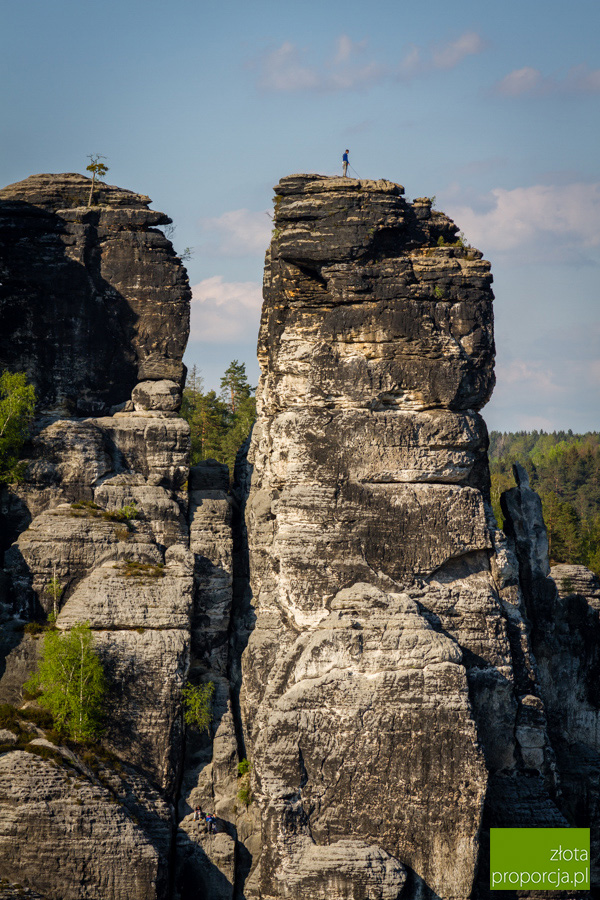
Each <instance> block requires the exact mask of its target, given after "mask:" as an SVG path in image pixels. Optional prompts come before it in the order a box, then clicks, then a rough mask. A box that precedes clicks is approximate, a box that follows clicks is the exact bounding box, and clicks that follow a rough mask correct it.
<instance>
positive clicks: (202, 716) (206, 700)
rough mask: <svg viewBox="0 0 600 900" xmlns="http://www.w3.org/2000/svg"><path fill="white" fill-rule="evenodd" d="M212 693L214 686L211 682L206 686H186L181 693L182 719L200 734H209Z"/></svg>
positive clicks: (211, 716)
mask: <svg viewBox="0 0 600 900" xmlns="http://www.w3.org/2000/svg"><path fill="white" fill-rule="evenodd" d="M214 692H215V685H214V683H213V682H212V681H209V682H208V684H197V685H194V684H186V685H185V686H184V688H183V690H182V692H181V696H182V698H183V707H184V713H183V717H184V719H185V721H186V723H187V724H188V725H195V726H196V728H197V729H198V730H199V731H200V732H202V731H206V732H208V733H209V734H210V726H211V722H212V718H213V711H212V700H213V694H214Z"/></svg>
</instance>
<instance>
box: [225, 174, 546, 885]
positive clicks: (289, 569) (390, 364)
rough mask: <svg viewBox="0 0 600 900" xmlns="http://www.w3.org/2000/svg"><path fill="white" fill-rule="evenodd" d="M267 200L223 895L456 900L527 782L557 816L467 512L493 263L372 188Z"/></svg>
mask: <svg viewBox="0 0 600 900" xmlns="http://www.w3.org/2000/svg"><path fill="white" fill-rule="evenodd" d="M275 190H276V199H275V210H276V213H275V221H274V225H275V229H274V233H273V240H272V243H271V248H270V253H269V254H268V257H267V264H266V271H265V302H264V308H263V314H262V321H261V327H260V336H259V360H260V364H261V368H262V375H261V380H260V385H259V389H258V410H259V414H258V420H257V422H256V425H255V428H254V431H253V435H252V441H251V445H250V450H249V453H248V461H249V466H250V472H251V473H252V474H251V488H250V491H249V496H248V499H247V504H246V525H247V530H248V547H249V562H250V589H251V595H250V597H249V598H248V604H249V605H248V609H247V626H248V632H249V637H248V645H247V648H246V649H245V651H244V654H243V658H242V682H241V684H242V686H241V712H242V719H243V724H244V729H245V734H246V747H247V751H248V756H249V758H251V761H252V764H253V766H254V784H255V808H256V812H255V822H254V828H255V832H254V833H253V835H252V836H251V837H250V838H249V841H248V846H249V847H250V849H251V851H252V853H253V865H252V871H251V873H250V875H249V878H248V880H247V883H246V895H247V896H248V897H251V898H258V897H261V898H267V897H268V898H281V897H289V898H298V900H299V898H301V897H307V896H310V897H311V898H321V897H322V898H328V900H333V898H335V900H338V898H339V900H348V898H357V900H358V898H364V897H378V898H379V897H380V898H389V900H392V898H394V900H395V898H396V897H397V896H398V895H399V893H400V891H401V889H402V888H403V886H404V889H405V890H406V894H404V893H403V894H402V896H410V897H416V896H430V897H434V896H437V897H442V898H444V900H464V898H465V897H468V896H470V895H471V891H472V890H473V887H474V884H475V882H476V879H477V872H478V866H479V861H480V854H481V842H480V835H481V832H482V826H483V824H484V815H485V816H487V817H488V818H489V816H493V815H495V816H496V820H498V817H499V816H500V813H499V811H498V810H499V809H500V806H501V804H502V802H503V801H502V798H508V797H509V795H510V796H512V795H511V790H512V791H513V793H514V795H515V796H516V795H518V794H519V791H520V787H518V785H521V784H522V782H521V781H520V780H519V779H520V778H521V776H523V775H524V773H525V772H526V771H527V772H531V771H532V770H534V771H535V772H536V776H535V778H534V779H533V780H532V781H531V784H533V783H534V782H535V789H534V790H533V794H535V796H536V799H535V801H532V809H533V808H534V807H535V809H536V810H538V812H539V816H538V818H540V817H541V818H542V819H543V823H544V824H549V823H550V822H553V823H555V824H556V822H562V819H561V817H560V815H559V814H558V812H557V810H556V809H555V807H554V806H553V804H552V802H551V800H550V798H549V796H548V793H547V785H548V784H550V783H551V778H552V776H551V772H550V769H549V763H548V759H547V756H545V754H544V750H543V748H544V747H545V745H546V737H545V732H544V726H543V715H542V713H541V712H540V711H539V708H538V707H539V706H540V705H541V704H540V702H539V701H538V700H537V698H536V697H535V696H532V694H533V690H534V689H533V682H534V676H533V673H532V668H531V667H532V661H531V659H530V654H529V649H528V645H527V640H526V636H525V628H524V623H523V619H522V615H521V599H520V595H519V591H518V588H517V587H516V586H515V581H516V576H515V567H514V558H513V557H511V555H510V553H508V551H507V550H506V548H505V547H504V546H503V544H502V542H501V535H500V533H498V532H496V528H495V523H494V521H493V516H491V515H490V511H489V504H488V500H489V475H488V465H487V452H486V451H487V431H486V427H485V424H484V422H483V420H482V418H481V417H480V415H479V413H478V410H479V409H480V408H481V407H482V406H483V405H484V404H485V403H486V401H487V400H488V399H489V397H490V394H491V391H492V388H493V385H494V372H493V363H494V339H493V316H492V299H493V294H492V290H491V281H492V276H491V274H490V265H489V263H488V262H486V261H484V260H483V259H482V254H481V253H480V252H479V251H477V250H475V249H473V248H471V247H470V246H468V245H466V244H465V243H464V241H463V240H462V239H460V238H457V232H458V228H457V227H456V226H455V225H454V224H453V222H452V221H451V220H450V219H448V218H447V217H446V216H445V215H444V214H442V213H441V212H437V211H435V210H432V208H431V206H432V204H431V201H430V200H429V199H428V198H422V199H420V200H415V201H414V203H412V204H411V203H408V202H407V201H405V200H404V199H403V196H402V195H403V193H404V191H403V188H402V187H400V186H399V185H396V184H392V183H390V182H388V181H360V180H352V179H347V178H324V177H320V176H313V175H296V176H290V177H288V178H284V179H283V180H282V181H281V182H280V183H279V185H278V186H277V187H276V189H275ZM499 554H500V555H499ZM511 567H512V568H511ZM254 619H255V621H254ZM536 715H537V718H536ZM517 721H519V722H521V721H523V722H524V721H527V723H528V724H529V726H530V729H531V730H530V732H527V734H528V739H529V741H530V743H531V735H532V734H533V732H535V735H534V737H535V741H534V746H535V747H539V748H541V749H540V750H536V752H535V753H534V754H532V753H531V751H530V750H529V757H527V753H528V748H527V747H523V748H521V747H520V746H519V745H518V740H517V738H516V737H515V728H516V724H517ZM498 779H500V782H498ZM502 779H504V781H507V780H508V781H510V785H509V787H507V786H506V785H505V784H504V782H503V781H502ZM536 792H537V793H536ZM538 795H539V796H538ZM494 797H495V798H496V800H494ZM506 802H507V803H510V800H508V799H506ZM484 810H485V811H486V812H485V813H484ZM494 810H495V812H494Z"/></svg>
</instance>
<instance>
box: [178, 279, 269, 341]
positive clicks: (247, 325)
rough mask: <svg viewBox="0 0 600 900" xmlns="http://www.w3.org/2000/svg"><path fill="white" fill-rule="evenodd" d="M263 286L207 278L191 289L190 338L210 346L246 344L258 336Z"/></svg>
mask: <svg viewBox="0 0 600 900" xmlns="http://www.w3.org/2000/svg"><path fill="white" fill-rule="evenodd" d="M261 307H262V285H261V284H259V283H257V282H255V281H223V276H222V275H213V276H212V278H205V279H204V280H203V281H200V282H199V283H198V284H195V285H193V287H192V309H191V328H190V332H191V333H190V337H191V339H192V340H197V341H207V342H209V343H226V342H228V341H237V340H245V339H247V338H248V337H249V336H250V335H252V334H254V335H257V334H258V325H259V322H260V311H261Z"/></svg>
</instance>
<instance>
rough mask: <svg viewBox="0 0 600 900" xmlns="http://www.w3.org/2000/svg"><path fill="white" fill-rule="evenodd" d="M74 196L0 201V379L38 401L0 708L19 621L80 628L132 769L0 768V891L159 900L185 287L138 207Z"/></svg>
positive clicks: (180, 473)
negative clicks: (24, 380) (26, 383)
mask: <svg viewBox="0 0 600 900" xmlns="http://www.w3.org/2000/svg"><path fill="white" fill-rule="evenodd" d="M89 186H90V181H89V179H85V178H81V177H80V176H75V175H66V176H36V177H34V178H32V179H27V181H25V182H22V183H21V184H19V185H12V186H11V187H9V188H6V189H4V191H1V192H0V240H1V241H3V242H4V243H3V256H2V265H3V270H2V278H1V280H2V288H1V291H2V294H1V295H0V310H1V314H2V317H3V322H7V323H8V325H9V331H8V333H7V332H5V331H3V333H2V339H1V340H0V368H4V367H8V368H10V369H13V370H15V369H22V370H25V371H27V373H28V375H29V376H30V378H31V379H32V380H33V382H34V383H35V385H36V389H37V392H38V398H39V401H40V402H39V408H38V416H37V419H36V423H35V433H34V436H33V439H32V441H31V444H30V447H29V455H28V458H27V459H26V461H25V463H26V467H25V478H24V481H23V482H22V483H21V484H19V485H17V486H14V487H11V488H10V489H9V490H4V492H3V512H4V513H5V526H6V527H5V530H4V538H3V549H4V547H6V546H7V544H9V545H10V546H9V547H8V549H7V550H6V552H5V554H4V565H5V570H6V574H7V576H8V581H7V583H6V584H5V583H4V581H3V582H2V597H1V598H0V599H1V600H2V610H3V612H2V618H3V619H5V625H4V627H3V635H2V641H1V642H0V647H1V649H2V657H1V662H0V700H1V701H8V702H10V703H12V704H14V705H16V706H19V705H20V703H21V702H22V694H21V689H22V685H23V682H24V681H25V680H26V678H27V677H28V675H29V674H30V673H31V672H32V671H33V670H34V668H35V665H36V662H37V657H38V654H39V652H40V647H41V643H42V641H41V639H40V638H39V637H35V636H33V635H30V634H25V635H24V634H23V621H24V620H25V621H26V620H28V619H31V618H38V619H42V620H43V619H44V618H45V616H46V615H47V614H48V613H50V612H53V611H54V612H56V613H58V618H57V627H58V628H61V629H66V628H70V627H72V626H73V625H75V624H77V623H79V622H88V623H89V624H90V626H91V628H92V629H93V631H94V636H95V644H96V647H97V648H98V651H99V653H100V655H101V657H102V659H103V662H104V665H105V670H106V673H107V675H108V679H109V684H110V691H109V696H108V699H107V709H106V724H107V728H106V732H105V735H104V737H103V745H104V748H105V750H108V751H112V753H113V754H116V757H113V760H114V759H115V758H116V761H117V764H118V760H121V765H122V764H126V765H127V766H128V767H129V766H134V767H135V769H131V768H128V769H127V770H125V769H124V768H122V769H121V772H127V774H119V770H118V765H117V767H116V768H115V766H114V765H113V766H112V767H111V766H110V765H107V766H104V767H103V770H102V772H101V773H100V774H99V775H98V776H97V777H96V776H95V775H94V773H93V772H91V771H88V770H87V769H86V768H85V766H83V768H82V764H81V760H79V761H77V759H75V758H74V756H73V754H72V753H71V751H67V750H66V749H65V748H60V747H59V748H56V747H54V748H53V745H52V744H51V743H48V741H46V739H45V738H44V737H43V735H40V736H39V737H38V739H37V740H36V741H35V743H36V744H37V745H39V746H38V747H37V752H38V753H39V752H46V753H49V754H50V756H51V758H50V759H45V758H44V759H42V758H40V757H39V756H36V755H33V754H34V753H35V752H36V751H32V750H31V749H29V746H25V747H23V746H22V742H21V743H19V744H18V746H17V747H15V749H14V751H13V752H10V751H8V752H4V753H0V820H1V824H0V876H4V877H6V878H7V880H8V881H9V882H10V883H19V882H20V883H22V884H27V885H29V886H30V887H31V888H32V889H33V890H35V891H37V892H39V894H41V895H43V896H44V897H46V898H48V900H69V898H73V900H75V898H81V900H83V898H90V900H91V898H94V900H117V898H123V900H124V898H136V897H137V898H140V900H141V898H144V900H146V898H156V900H165V898H166V897H167V896H168V895H169V893H170V883H171V875H170V871H169V869H170V867H171V865H172V844H173V837H174V836H173V822H172V818H173V801H174V799H175V790H176V787H177V784H178V780H179V774H180V771H181V766H182V756H183V743H184V729H183V721H182V713H181V689H182V686H183V684H184V682H185V679H186V677H187V673H188V669H189V665H190V642H191V641H190V638H191V634H190V631H191V629H190V625H191V617H192V611H193V592H194V556H193V554H192V553H190V551H189V549H188V546H189V529H188V520H187V492H186V493H183V491H182V487H183V486H184V484H185V482H186V481H187V477H188V471H189V427H188V425H187V423H186V422H184V421H183V420H181V419H180V418H178V416H177V410H178V409H179V405H180V401H181V393H180V392H181V380H182V375H183V367H182V362H181V357H182V353H183V349H184V347H185V343H186V341H187V332H188V318H189V288H188V283H187V275H186V273H185V269H184V268H183V266H182V265H181V263H180V261H179V260H178V259H177V257H176V256H175V254H174V252H173V249H172V247H171V245H170V243H169V242H168V241H167V240H166V238H165V237H164V235H163V234H162V233H161V232H159V231H157V230H155V229H154V228H153V227H152V226H154V225H160V224H165V223H167V222H168V221H170V220H169V219H168V218H167V217H166V216H164V215H163V214H162V213H156V212H153V211H151V210H149V209H148V203H149V198H147V197H143V196H140V195H137V194H133V193H132V192H130V191H122V190H121V189H119V188H111V187H108V186H105V185H99V186H98V187H97V189H96V192H95V203H94V205H93V206H92V207H91V208H87V207H86V204H87V194H88V193H89ZM90 414H96V416H97V417H96V418H91V417H89V416H90ZM85 416H87V417H85ZM53 579H56V582H57V583H58V585H59V590H58V591H56V590H55V591H52V590H49V588H48V585H49V584H51V583H52V582H53ZM11 606H12V611H13V613H17V614H18V616H19V617H20V624H21V631H20V632H19V630H18V625H19V619H17V620H15V619H12V620H11V618H10V614H9V610H10V607H11ZM7 746H9V747H10V746H11V744H10V740H9V742H8V745H7ZM32 746H33V745H32ZM57 756H58V759H59V760H60V759H61V756H62V758H63V759H64V760H65V765H64V766H61V765H58V767H57V764H56V758H57ZM53 760H54V761H53ZM70 767H74V768H70Z"/></svg>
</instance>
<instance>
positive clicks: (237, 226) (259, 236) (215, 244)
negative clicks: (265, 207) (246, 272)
mask: <svg viewBox="0 0 600 900" xmlns="http://www.w3.org/2000/svg"><path fill="white" fill-rule="evenodd" d="M200 226H201V228H202V229H203V231H204V232H205V233H206V235H207V240H206V246H207V249H208V250H210V252H212V253H215V254H218V255H227V256H246V255H249V254H255V253H257V254H261V255H264V253H265V251H266V249H267V247H268V246H269V241H270V240H271V231H272V229H273V221H272V219H271V218H270V217H269V215H268V214H267V213H266V212H265V211H262V212H251V211H250V210H249V209H232V210H229V212H225V213H223V214H222V215H221V216H218V217H216V218H205V219H201V220H200Z"/></svg>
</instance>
